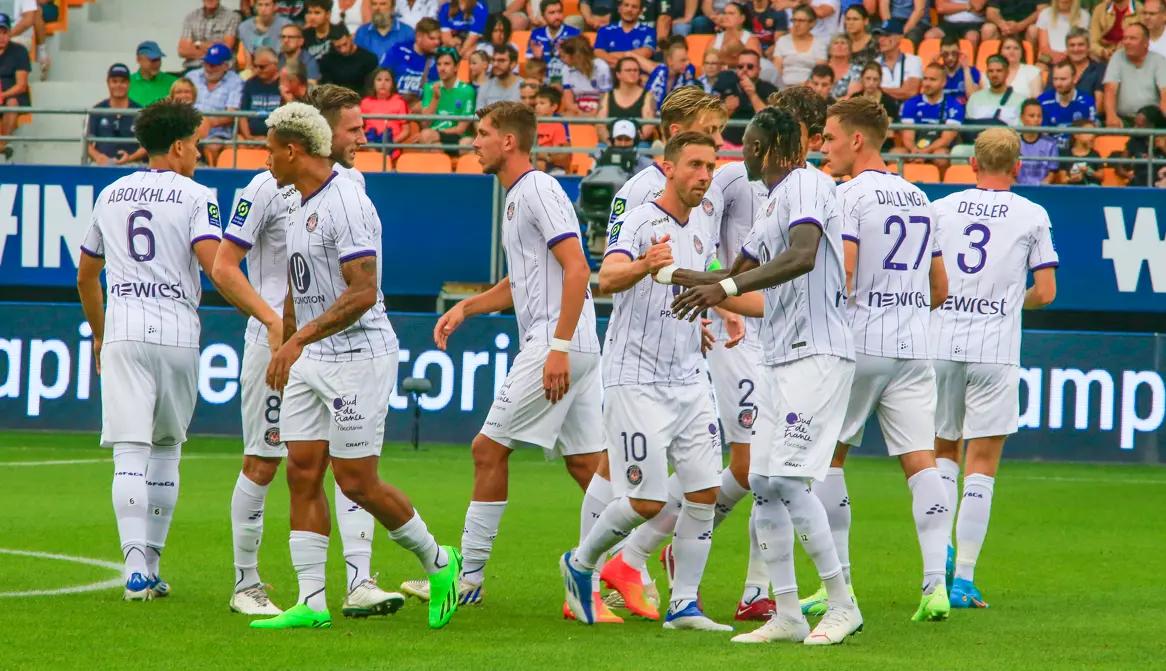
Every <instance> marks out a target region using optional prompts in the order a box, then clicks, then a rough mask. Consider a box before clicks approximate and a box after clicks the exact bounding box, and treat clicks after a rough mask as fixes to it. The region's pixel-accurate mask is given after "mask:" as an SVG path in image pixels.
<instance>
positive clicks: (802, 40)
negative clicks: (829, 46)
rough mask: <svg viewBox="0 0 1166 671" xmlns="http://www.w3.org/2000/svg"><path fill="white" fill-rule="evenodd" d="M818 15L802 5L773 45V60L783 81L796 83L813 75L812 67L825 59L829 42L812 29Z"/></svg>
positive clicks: (787, 83)
mask: <svg viewBox="0 0 1166 671" xmlns="http://www.w3.org/2000/svg"><path fill="white" fill-rule="evenodd" d="M815 21H817V17H816V16H815V15H814V11H813V10H812V9H810V8H809V7H808V6H807V5H799V6H798V7H796V8H794V10H793V18H791V19H790V32H789V34H788V35H782V36H781V38H780V39H778V40H777V43H776V44H774V46H773V64H774V65H775V66H776V67H777V69H778V71H779V72H780V73H781V85H782V86H783V87H785V86H797V85H799V84H804V83H805V82H806V80H807V79H809V78H810V70H812V69H813V68H814V66H815V65H817V64H819V63H825V62H826V42H824V41H822V40H820V39H818V37H817V36H816V35H814V34H813V32H812V30H813V27H814V22H815Z"/></svg>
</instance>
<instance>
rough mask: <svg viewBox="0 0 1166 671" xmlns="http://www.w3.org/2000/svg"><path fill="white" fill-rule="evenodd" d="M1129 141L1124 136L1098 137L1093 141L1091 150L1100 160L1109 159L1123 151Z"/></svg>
mask: <svg viewBox="0 0 1166 671" xmlns="http://www.w3.org/2000/svg"><path fill="white" fill-rule="evenodd" d="M1129 141H1130V138H1129V137H1128V136H1125V135H1098V136H1096V138H1094V140H1093V149H1094V150H1096V151H1097V153H1098V155H1100V156H1101V157H1102V158H1109V157H1110V156H1111V155H1113V154H1114V153H1116V152H1122V151H1125V150H1126V144H1127V143H1128V142H1129Z"/></svg>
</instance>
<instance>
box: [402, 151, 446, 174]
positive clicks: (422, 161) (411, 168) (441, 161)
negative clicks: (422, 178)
mask: <svg viewBox="0 0 1166 671" xmlns="http://www.w3.org/2000/svg"><path fill="white" fill-rule="evenodd" d="M396 169H397V172H422V173H437V174H440V173H448V172H451V165H450V160H449V156H448V155H446V154H443V153H438V152H420V151H407V152H405V153H403V154H401V155H400V156H398V157H397V162H396Z"/></svg>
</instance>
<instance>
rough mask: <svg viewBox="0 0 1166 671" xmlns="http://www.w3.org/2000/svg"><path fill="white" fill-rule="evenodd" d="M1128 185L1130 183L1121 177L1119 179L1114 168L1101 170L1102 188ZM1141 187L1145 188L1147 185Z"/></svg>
mask: <svg viewBox="0 0 1166 671" xmlns="http://www.w3.org/2000/svg"><path fill="white" fill-rule="evenodd" d="M1126 184H1128V182H1126V180H1124V179H1122V178H1121V177H1118V175H1117V171H1116V170H1114V169H1113V168H1102V169H1101V186H1125V185H1126ZM1140 186H1145V184H1142V185H1140Z"/></svg>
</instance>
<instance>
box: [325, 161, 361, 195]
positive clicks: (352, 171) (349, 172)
mask: <svg viewBox="0 0 1166 671" xmlns="http://www.w3.org/2000/svg"><path fill="white" fill-rule="evenodd" d="M332 171H333V172H335V173H336V174H337V175H338V176H340V177H343V178H345V179H350V180H352V181H354V182H356V184H357V185H358V186H360V190H361V191H365V192H367V191H368V186H367V185H366V184H365V181H364V173H362V172H361V171H359V170H357V169H356V168H345V167H344V166H342V165H340V164H339V163H333V164H332Z"/></svg>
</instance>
